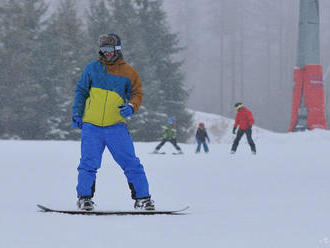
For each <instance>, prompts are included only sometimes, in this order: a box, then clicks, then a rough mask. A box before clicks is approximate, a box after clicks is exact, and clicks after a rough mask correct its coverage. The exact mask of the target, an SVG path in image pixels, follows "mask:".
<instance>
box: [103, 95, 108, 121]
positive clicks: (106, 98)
mask: <svg viewBox="0 0 330 248" xmlns="http://www.w3.org/2000/svg"><path fill="white" fill-rule="evenodd" d="M108 94H109V91H107V95H106V97H105V101H104V107H103V116H102V126H104V115H105V108H106V106H107V101H108Z"/></svg>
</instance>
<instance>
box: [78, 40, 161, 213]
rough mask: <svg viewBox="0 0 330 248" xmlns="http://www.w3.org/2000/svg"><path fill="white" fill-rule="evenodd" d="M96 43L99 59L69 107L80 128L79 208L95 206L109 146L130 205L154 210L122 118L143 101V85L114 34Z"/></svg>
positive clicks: (91, 65) (87, 70) (87, 71)
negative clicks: (98, 176) (125, 184)
mask: <svg viewBox="0 0 330 248" xmlns="http://www.w3.org/2000/svg"><path fill="white" fill-rule="evenodd" d="M98 42H99V58H98V59H97V60H93V61H92V62H90V63H89V64H88V65H87V66H86V67H85V69H84V71H83V73H82V75H81V78H80V80H79V82H78V84H77V86H76V90H75V97H74V104H73V108H72V127H73V128H80V129H81V159H80V164H79V166H78V185H77V187H76V189H77V196H78V202H77V206H78V208H79V209H81V210H93V208H94V202H93V201H92V198H93V196H94V192H95V182H96V173H97V170H98V169H99V168H100V166H101V160H102V154H103V151H104V149H105V147H107V148H108V149H109V151H110V153H111V154H112V156H113V158H114V160H115V161H116V162H117V163H118V164H119V165H120V167H121V168H122V169H123V171H124V174H125V176H126V178H127V182H128V186H129V188H130V190H131V197H132V199H134V200H135V204H134V208H136V209H144V210H154V209H155V207H154V202H153V201H152V200H151V196H150V194H149V185H148V181H147V178H146V174H145V171H144V168H143V165H142V164H141V163H140V160H139V159H138V158H137V157H136V155H135V151H134V146H133V141H132V139H131V137H130V135H129V132H128V130H127V126H126V119H127V118H129V117H131V116H132V115H133V114H135V113H136V112H137V111H138V109H139V107H140V105H141V102H142V99H143V92H142V83H141V80H140V78H139V75H138V73H137V72H136V71H135V69H134V68H133V67H132V66H131V65H129V64H127V63H126V62H125V60H124V58H123V54H122V52H121V40H120V38H119V36H118V35H116V34H103V35H100V37H99V39H98Z"/></svg>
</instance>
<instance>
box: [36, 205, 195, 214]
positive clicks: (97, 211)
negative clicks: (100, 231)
mask: <svg viewBox="0 0 330 248" xmlns="http://www.w3.org/2000/svg"><path fill="white" fill-rule="evenodd" d="M37 207H38V208H39V212H43V213H61V214H72V215H74V214H75V215H159V214H167V215H184V214H186V213H184V211H185V210H187V209H188V208H189V207H188V206H187V207H184V208H181V209H177V210H124V211H121V210H110V211H102V210H93V211H85V210H59V209H51V208H48V207H45V206H42V205H39V204H37Z"/></svg>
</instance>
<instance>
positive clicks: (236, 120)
mask: <svg viewBox="0 0 330 248" xmlns="http://www.w3.org/2000/svg"><path fill="white" fill-rule="evenodd" d="M238 119H239V118H238V113H237V114H236V116H235V123H234V128H236V127H237V126H238V124H239V122H238Z"/></svg>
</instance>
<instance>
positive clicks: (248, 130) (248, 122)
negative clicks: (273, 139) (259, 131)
mask: <svg viewBox="0 0 330 248" xmlns="http://www.w3.org/2000/svg"><path fill="white" fill-rule="evenodd" d="M234 109H235V110H236V111H237V113H236V117H235V124H234V128H233V134H236V129H237V127H239V128H238V131H237V135H236V138H235V140H234V143H233V146H232V148H231V153H232V154H234V153H235V152H236V149H237V146H238V144H239V141H240V140H241V138H242V136H243V135H244V134H246V138H247V140H248V143H249V145H250V148H251V151H252V154H256V146H255V144H254V142H253V139H252V125H253V124H254V119H253V115H252V113H251V111H250V110H248V109H247V108H246V107H244V105H243V104H242V103H240V102H239V103H236V104H235V105H234Z"/></svg>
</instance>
